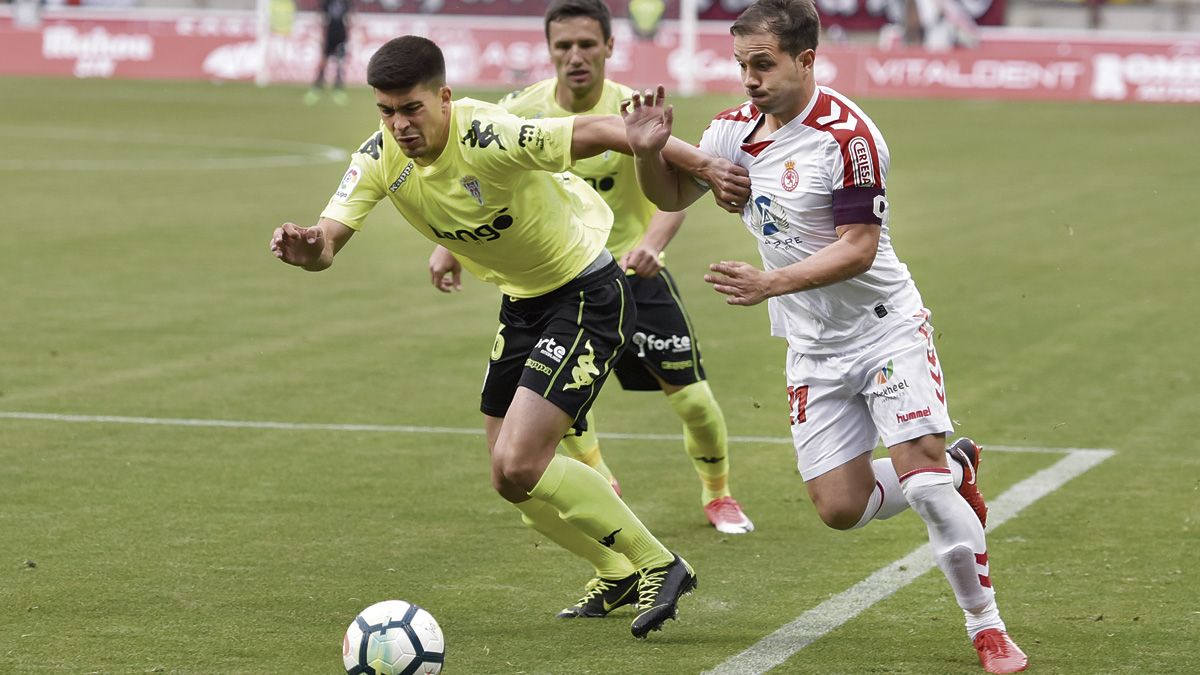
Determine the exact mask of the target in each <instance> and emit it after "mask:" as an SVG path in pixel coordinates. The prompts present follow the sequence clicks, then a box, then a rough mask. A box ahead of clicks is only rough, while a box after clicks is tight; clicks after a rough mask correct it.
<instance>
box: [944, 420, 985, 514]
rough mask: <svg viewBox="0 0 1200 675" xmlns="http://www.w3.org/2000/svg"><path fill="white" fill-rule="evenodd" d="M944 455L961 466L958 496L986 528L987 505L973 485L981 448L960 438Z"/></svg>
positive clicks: (977, 488)
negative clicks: (960, 482)
mask: <svg viewBox="0 0 1200 675" xmlns="http://www.w3.org/2000/svg"><path fill="white" fill-rule="evenodd" d="M946 454H948V455H950V458H951V459H953V460H954V461H956V462H958V463H959V464H961V465H962V468H963V479H962V485H959V486H958V494H960V495H962V498H963V499H965V500H967V503H968V504H970V505H971V509H972V510H974V511H975V515H976V516H978V517H979V524H980V525H983V526H985V527H986V526H987V514H988V508H987V503H986V502H984V501H983V494H982V493H980V492H979V486H978V485H976V484H975V479H976V478H977V477H978V473H979V456H980V455H982V454H983V448H981V447H979V446H978V445H977V444H976V443H975V441H973V440H971V439H969V438H960V439H958V440H957V441H954V443H952V444H950V447H949V449H947V450H946Z"/></svg>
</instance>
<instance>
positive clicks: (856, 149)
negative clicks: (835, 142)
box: [847, 136, 875, 187]
mask: <svg viewBox="0 0 1200 675" xmlns="http://www.w3.org/2000/svg"><path fill="white" fill-rule="evenodd" d="M847 150H849V151H850V161H851V162H853V164H854V184H855V185H856V186H858V187H875V162H874V161H873V160H872V159H871V147H870V146H869V145H867V139H865V138H863V137H862V136H855V137H854V138H851V139H850V143H849V145H848V146H847Z"/></svg>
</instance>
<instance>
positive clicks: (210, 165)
mask: <svg viewBox="0 0 1200 675" xmlns="http://www.w3.org/2000/svg"><path fill="white" fill-rule="evenodd" d="M29 136H34V137H37V138H43V139H44V138H50V139H53V140H59V141H88V142H93V143H95V142H100V143H114V144H116V143H147V144H152V145H166V146H172V147H200V148H222V149H236V150H241V149H252V150H259V151H270V152H274V153H276V154H271V155H261V156H246V157H169V158H153V157H144V158H134V159H125V158H122V159H78V158H70V157H59V158H50V159H0V171H27V170H30V171H32V170H49V169H54V170H58V171H113V170H121V169H123V170H131V171H150V170H156V171H166V170H176V171H188V170H193V169H195V170H213V169H266V168H278V167H288V166H307V165H310V164H327V163H332V162H342V161H345V159H346V157H347V156H348V153H347V152H346V151H345V150H342V149H339V148H335V147H333V146H330V145H321V144H319V143H305V142H302V141H287V140H281V139H272V138H239V137H234V136H195V135H179V134H168V133H156V132H152V131H122V130H118V129H79V128H74V127H39V126H13V125H0V138H2V137H11V138H24V137H29Z"/></svg>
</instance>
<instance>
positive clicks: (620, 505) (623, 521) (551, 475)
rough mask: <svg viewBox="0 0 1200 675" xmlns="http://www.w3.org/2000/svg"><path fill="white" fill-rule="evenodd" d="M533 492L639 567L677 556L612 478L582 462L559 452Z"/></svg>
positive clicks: (660, 563)
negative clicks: (631, 507)
mask: <svg viewBox="0 0 1200 675" xmlns="http://www.w3.org/2000/svg"><path fill="white" fill-rule="evenodd" d="M529 496H530V497H533V498H534V499H539V500H541V501H544V502H546V503H548V504H550V505H551V506H553V507H554V509H555V510H556V511H558V514H559V516H561V517H562V520H564V521H566V523H567V524H568V525H571V526H572V527H574V528H576V529H578V530H579V531H580V532H581V533H583V534H584V535H586V536H588V537H591V538H592V539H593V540H594V541H596V542H599V543H600V544H601V545H603V546H605V547H608V548H610V549H612V550H613V551H616V552H617V553H620V554H623V555H624V556H625V557H626V558H628V559H629V561H630V562H631V563H633V566H634V567H636V568H638V569H644V568H648V567H660V566H662V565H666V564H667V563H670V562H671V561H672V560H674V559H675V556H674V554H672V553H671V552H670V551H668V550H667V548H666V547H665V546H663V545H662V544H661V543H660V542H659V541H658V540H657V539H655V538H654V535H653V534H651V533H650V530H649V529H647V528H646V526H645V525H643V524H642V521H640V520H638V517H637V516H635V515H633V512H632V511H630V510H629V507H628V506H626V505H625V502H623V501H621V498H620V497H617V495H616V493H615V492H613V490H612V486H611V485H609V484H608V481H606V480H604V477H603V476H601V475H600V474H599V473H596V472H595V471H594V470H592V469H591V468H589V467H588V466H586V465H584V464H582V463H581V462H578V461H576V460H573V459H571V458H569V457H564V456H562V455H557V454H556V455H555V456H554V458H553V459H552V460H550V464H549V466H547V467H546V471H545V473H543V474H542V477H541V479H540V480H538V483H537V485H535V486H533V489H532V490H530V491H529ZM524 503H527V502H523V504H524Z"/></svg>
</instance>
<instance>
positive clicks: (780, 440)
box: [0, 410, 1079, 454]
mask: <svg viewBox="0 0 1200 675" xmlns="http://www.w3.org/2000/svg"><path fill="white" fill-rule="evenodd" d="M0 419H10V420H40V421H44V422H74V423H83V424H133V425H143V426H167V427H216V428H222V429H280V430H283V431H362V432H369V433H383V434H449V435H460V436H461V435H465V436H482V435H483V425H482V423H481V424H480V426H478V427H425V426H413V425H408V424H326V423H321V422H273V421H269V420H213V419H192V418H184V417H126V416H122V415H72V414H63V413H44V412H22V411H17V410H12V411H5V410H0ZM600 437H601V438H607V439H613V440H624V441H682V440H683V434H633V433H601V434H600ZM729 440H730V441H732V442H734V443H772V444H776V445H791V444H792V439H791V438H790V437H785V436H730V437H729ZM987 449H988V452H992V451H999V452H1039V453H1053V454H1062V453H1065V452H1074V451H1076V450H1079V449H1078V448H1065V449H1064V448H1042V447H1024V446H1017V445H988V446H987Z"/></svg>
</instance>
